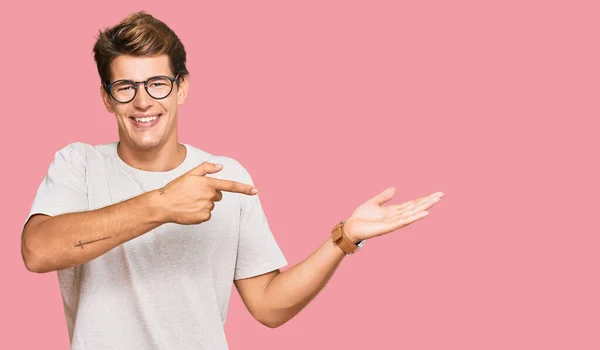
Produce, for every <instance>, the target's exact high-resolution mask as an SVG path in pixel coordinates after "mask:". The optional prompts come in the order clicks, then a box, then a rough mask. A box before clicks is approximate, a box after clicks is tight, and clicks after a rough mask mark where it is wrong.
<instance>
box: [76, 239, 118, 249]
mask: <svg viewBox="0 0 600 350" xmlns="http://www.w3.org/2000/svg"><path fill="white" fill-rule="evenodd" d="M110 237H112V236H108V237H104V238H100V239H95V240H93V241H89V242H81V241H79V244H75V245H74V246H73V247H81V249H83V245H84V244H90V243H94V242H98V241H102V240H105V239H109V238H110Z"/></svg>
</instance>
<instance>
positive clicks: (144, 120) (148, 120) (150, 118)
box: [134, 115, 158, 123]
mask: <svg viewBox="0 0 600 350" xmlns="http://www.w3.org/2000/svg"><path fill="white" fill-rule="evenodd" d="M156 118H158V116H157V115H153V116H151V117H142V118H134V119H135V121H136V122H140V123H149V122H151V121H153V120H156Z"/></svg>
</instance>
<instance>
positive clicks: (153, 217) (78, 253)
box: [21, 191, 162, 273]
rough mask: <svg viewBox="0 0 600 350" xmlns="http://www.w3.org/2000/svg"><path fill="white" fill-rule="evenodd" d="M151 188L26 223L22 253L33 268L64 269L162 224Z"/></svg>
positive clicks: (155, 197)
mask: <svg viewBox="0 0 600 350" xmlns="http://www.w3.org/2000/svg"><path fill="white" fill-rule="evenodd" d="M157 208H158V207H157V192H155V191H152V192H148V193H145V194H142V195H140V196H137V197H134V198H132V199H129V200H127V201H124V202H120V203H117V204H113V205H110V206H107V207H104V208H101V209H97V210H91V211H86V212H77V213H69V214H62V215H57V216H54V217H50V218H48V219H46V220H43V221H40V222H38V223H37V224H35V225H29V224H28V225H27V227H26V228H25V231H24V232H23V236H22V244H21V247H22V254H23V259H24V261H25V264H26V266H27V268H28V269H29V270H30V271H34V272H40V273H42V272H49V271H55V270H61V269H65V268H68V267H72V266H75V265H79V264H82V263H86V262H88V261H90V260H92V259H95V258H97V257H99V256H101V255H103V254H105V253H106V252H108V251H110V250H111V249H113V248H114V247H116V246H118V245H120V244H123V243H125V242H127V241H129V240H131V239H133V238H135V237H138V236H140V235H142V234H144V233H146V232H148V231H150V230H152V229H154V228H156V227H158V226H159V225H161V224H162V222H161V218H160V217H159V215H158V210H157Z"/></svg>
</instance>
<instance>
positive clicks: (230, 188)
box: [211, 178, 258, 195]
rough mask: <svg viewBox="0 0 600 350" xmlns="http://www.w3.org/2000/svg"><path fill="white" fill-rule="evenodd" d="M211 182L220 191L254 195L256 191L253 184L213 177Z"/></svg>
mask: <svg viewBox="0 0 600 350" xmlns="http://www.w3.org/2000/svg"><path fill="white" fill-rule="evenodd" d="M211 182H212V184H213V187H214V188H215V189H216V190H220V191H226V192H235V193H242V194H247V195H255V194H257V193H258V189H257V188H255V187H254V186H250V185H246V184H243V183H241V182H236V181H230V180H221V179H214V178H212V179H211Z"/></svg>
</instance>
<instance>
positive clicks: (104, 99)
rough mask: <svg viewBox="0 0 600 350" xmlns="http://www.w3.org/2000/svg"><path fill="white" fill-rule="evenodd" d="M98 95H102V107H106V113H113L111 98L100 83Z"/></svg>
mask: <svg viewBox="0 0 600 350" xmlns="http://www.w3.org/2000/svg"><path fill="white" fill-rule="evenodd" d="M100 96H101V97H102V102H103V103H104V108H106V110H107V111H108V113H111V114H113V113H115V110H114V108H113V105H112V100H111V98H110V96H109V95H108V93H107V92H106V90H105V89H104V86H102V85H100Z"/></svg>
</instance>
